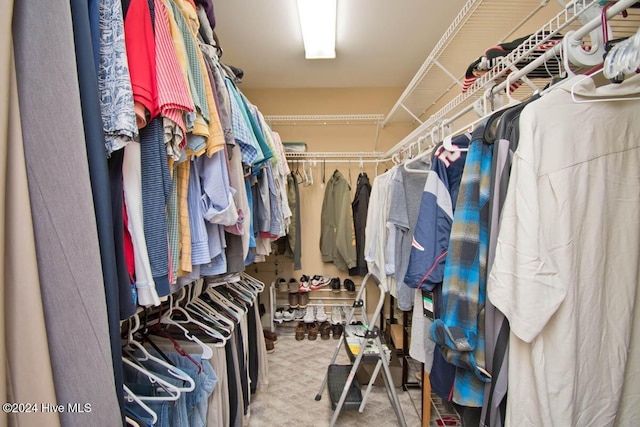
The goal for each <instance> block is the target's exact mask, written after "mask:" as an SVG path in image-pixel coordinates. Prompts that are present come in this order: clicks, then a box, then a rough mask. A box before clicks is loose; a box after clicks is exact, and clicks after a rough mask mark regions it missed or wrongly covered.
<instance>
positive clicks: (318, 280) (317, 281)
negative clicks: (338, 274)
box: [311, 275, 331, 291]
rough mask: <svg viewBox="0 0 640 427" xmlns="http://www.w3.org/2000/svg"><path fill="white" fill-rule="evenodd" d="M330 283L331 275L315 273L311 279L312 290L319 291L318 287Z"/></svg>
mask: <svg viewBox="0 0 640 427" xmlns="http://www.w3.org/2000/svg"><path fill="white" fill-rule="evenodd" d="M329 283H331V278H330V277H327V276H318V275H315V276H313V278H312V279H311V290H312V291H317V290H318V289H320V288H322V287H324V286H327V285H328V284H329Z"/></svg>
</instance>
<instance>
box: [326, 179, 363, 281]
mask: <svg viewBox="0 0 640 427" xmlns="http://www.w3.org/2000/svg"><path fill="white" fill-rule="evenodd" d="M350 192H351V187H350V186H349V182H347V180H346V179H345V178H344V177H343V176H342V174H341V173H340V171H338V170H336V171H335V172H334V173H333V175H332V176H331V178H330V179H329V181H328V182H327V188H326V189H325V193H324V200H323V202H322V213H321V230H320V252H321V253H322V262H332V263H334V264H335V265H336V267H338V268H339V269H340V270H347V269H349V268H353V267H355V266H356V244H355V236H354V230H353V216H352V212H351V195H350Z"/></svg>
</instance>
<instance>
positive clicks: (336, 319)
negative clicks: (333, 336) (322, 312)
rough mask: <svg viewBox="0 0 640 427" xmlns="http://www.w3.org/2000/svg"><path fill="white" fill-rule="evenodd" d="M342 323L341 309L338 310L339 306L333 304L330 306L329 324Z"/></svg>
mask: <svg viewBox="0 0 640 427" xmlns="http://www.w3.org/2000/svg"><path fill="white" fill-rule="evenodd" d="M341 323H342V310H340V306H338V305H334V306H333V307H331V324H332V325H339V324H341Z"/></svg>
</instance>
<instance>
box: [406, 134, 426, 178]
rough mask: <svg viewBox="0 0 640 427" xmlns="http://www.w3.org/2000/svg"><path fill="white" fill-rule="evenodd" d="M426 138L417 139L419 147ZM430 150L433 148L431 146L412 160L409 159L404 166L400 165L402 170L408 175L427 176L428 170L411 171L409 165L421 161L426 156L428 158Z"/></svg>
mask: <svg viewBox="0 0 640 427" xmlns="http://www.w3.org/2000/svg"><path fill="white" fill-rule="evenodd" d="M426 138H427V137H426V136H422V137H420V138H419V139H418V145H420V143H421V141H424V140H425V139H426ZM431 148H433V147H432V146H429V147H427V148H426V149H425V150H423V151H422V152H421V153H418V154H417V155H416V156H415V157H414V158H412V159H410V160H409V161H406V162H404V164H403V165H402V167H403V168H404V170H405V171H407V172H409V173H416V174H427V173H429V169H428V168H427V169H412V168H410V167H409V165H411V164H414V163H416V162H417V161H418V160H421V159H423V158H425V157H427V156H430V155H431V154H432V153H431Z"/></svg>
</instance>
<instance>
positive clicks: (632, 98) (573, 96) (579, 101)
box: [571, 69, 640, 104]
mask: <svg viewBox="0 0 640 427" xmlns="http://www.w3.org/2000/svg"><path fill="white" fill-rule="evenodd" d="M603 71H604V70H603V69H600V70H599V71H597V72H595V73H593V74H592V75H591V76H584V77H583V78H581V79H578V80H577V81H575V82H574V83H573V84H572V85H571V99H572V100H573V102H575V103H576V104H591V103H594V102H612V101H615V102H617V101H635V100H638V99H640V96H629V97H609V98H589V99H578V97H577V96H579V95H576V93H575V88H576V86H577V85H579V84H580V83H582V82H583V81H585V80H586V79H588V78H591V77H592V76H596V75H598V74H600V73H602V72H603Z"/></svg>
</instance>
